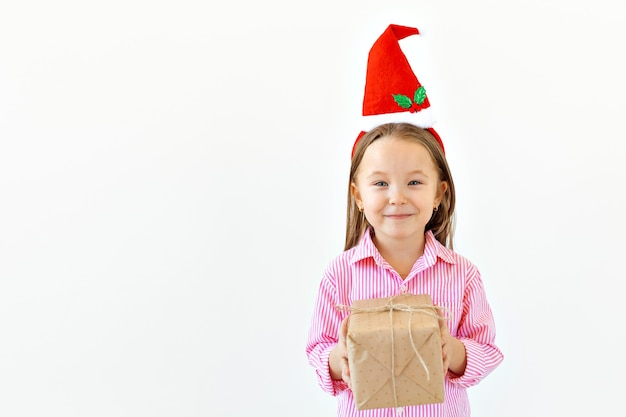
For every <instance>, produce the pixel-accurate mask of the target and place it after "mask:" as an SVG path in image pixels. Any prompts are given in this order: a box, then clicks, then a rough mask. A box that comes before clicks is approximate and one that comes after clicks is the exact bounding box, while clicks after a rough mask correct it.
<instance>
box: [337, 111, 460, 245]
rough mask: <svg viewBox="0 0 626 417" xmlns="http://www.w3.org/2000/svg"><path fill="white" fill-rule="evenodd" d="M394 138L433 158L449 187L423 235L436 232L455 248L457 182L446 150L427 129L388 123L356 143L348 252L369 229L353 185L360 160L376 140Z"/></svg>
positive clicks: (441, 176) (352, 164) (349, 190)
mask: <svg viewBox="0 0 626 417" xmlns="http://www.w3.org/2000/svg"><path fill="white" fill-rule="evenodd" d="M386 137H393V138H396V139H401V140H406V141H408V142H413V143H417V144H419V145H422V146H424V147H425V148H426V149H427V150H428V153H429V154H430V156H431V157H432V159H433V161H434V162H435V165H436V166H437V170H438V171H439V180H441V181H446V182H447V183H448V188H447V190H446V192H445V194H444V196H443V199H442V200H441V204H440V206H439V210H437V211H436V212H434V213H433V217H432V218H431V219H430V221H429V222H428V224H427V225H426V228H425V230H424V233H426V232H427V231H429V230H432V231H433V234H434V235H435V238H436V239H437V240H438V241H439V242H440V243H441V244H442V245H444V246H446V247H448V248H450V249H452V247H453V243H452V240H453V235H454V202H455V194H454V182H453V181H452V174H451V173H450V168H449V167H448V162H447V160H446V157H445V155H444V153H443V149H442V148H441V145H440V144H439V142H437V139H435V137H434V136H433V135H432V133H430V132H429V131H428V130H426V129H422V128H420V127H417V126H415V125H413V124H410V123H386V124H383V125H380V126H378V127H376V128H374V129H372V130H370V131H369V132H367V133H365V134H364V135H363V136H362V137H361V138H360V139H359V140H358V142H357V144H356V146H355V149H354V154H353V155H352V163H351V166H350V178H349V180H348V211H347V219H346V244H345V250H347V249H350V248H352V247H354V246H356V245H357V243H358V242H359V240H360V238H361V236H362V235H363V233H364V232H365V230H366V229H367V228H368V227H369V223H368V221H367V220H366V219H365V215H364V214H363V213H362V212H361V211H359V208H358V207H357V205H356V202H355V201H354V196H353V195H352V192H351V187H350V185H351V184H352V183H353V182H355V179H356V174H357V172H358V170H359V166H360V165H361V160H362V159H363V155H364V154H365V150H366V149H367V148H368V147H369V146H370V145H371V144H372V143H373V142H374V141H376V140H378V139H382V138H386Z"/></svg>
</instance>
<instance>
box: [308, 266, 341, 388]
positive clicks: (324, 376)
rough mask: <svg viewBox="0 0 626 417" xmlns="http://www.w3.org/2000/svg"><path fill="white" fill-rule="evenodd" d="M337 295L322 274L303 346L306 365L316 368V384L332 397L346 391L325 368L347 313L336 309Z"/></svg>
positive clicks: (326, 277)
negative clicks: (306, 338)
mask: <svg viewBox="0 0 626 417" xmlns="http://www.w3.org/2000/svg"><path fill="white" fill-rule="evenodd" d="M336 294H337V291H336V286H335V285H334V284H333V282H332V280H331V279H330V278H329V276H328V275H326V274H325V275H324V277H323V279H322V281H321V283H320V287H319V291H318V294H317V300H316V302H315V306H314V309H313V317H312V319H311V327H310V329H309V336H308V340H307V344H306V355H307V358H308V361H309V364H310V365H311V366H313V368H314V369H315V373H316V375H317V380H318V383H319V385H320V386H321V387H322V389H323V390H324V391H326V392H328V393H329V394H331V395H333V396H336V395H338V394H339V393H340V392H341V391H344V390H346V389H348V385H347V384H346V383H345V382H344V381H337V380H333V379H332V378H331V376H330V368H329V366H328V358H329V356H330V351H331V350H332V349H333V348H334V347H335V346H336V345H337V334H338V332H339V326H340V324H341V321H342V320H343V318H344V317H345V316H346V314H347V313H345V312H342V311H339V310H337V308H336V305H337V296H336Z"/></svg>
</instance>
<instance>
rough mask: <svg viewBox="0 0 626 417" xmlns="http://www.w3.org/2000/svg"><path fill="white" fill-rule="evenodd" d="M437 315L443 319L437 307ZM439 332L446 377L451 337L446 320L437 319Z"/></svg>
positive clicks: (448, 366)
mask: <svg viewBox="0 0 626 417" xmlns="http://www.w3.org/2000/svg"><path fill="white" fill-rule="evenodd" d="M437 314H439V316H440V317H445V316H444V315H443V312H442V311H441V309H440V308H439V307H437ZM439 331H440V332H441V355H442V357H443V374H444V375H446V374H447V373H448V369H449V368H450V355H451V352H450V350H451V349H450V347H451V343H450V342H451V340H450V339H452V335H451V334H450V330H449V329H448V320H446V319H439Z"/></svg>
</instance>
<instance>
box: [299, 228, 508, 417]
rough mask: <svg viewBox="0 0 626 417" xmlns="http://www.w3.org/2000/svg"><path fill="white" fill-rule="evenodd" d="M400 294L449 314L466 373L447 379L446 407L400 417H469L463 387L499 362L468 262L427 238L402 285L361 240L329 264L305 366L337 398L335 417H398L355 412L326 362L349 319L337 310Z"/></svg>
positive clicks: (388, 412)
mask: <svg viewBox="0 0 626 417" xmlns="http://www.w3.org/2000/svg"><path fill="white" fill-rule="evenodd" d="M402 293H411V294H430V296H431V297H432V299H433V303H434V304H435V305H439V306H443V307H446V308H447V309H449V310H450V311H451V312H452V314H453V316H452V320H449V321H448V327H449V329H450V334H451V335H452V336H454V337H456V338H457V339H459V340H460V341H461V342H463V344H464V345H465V350H466V352H467V366H466V368H465V373H464V374H463V375H462V376H460V377H455V376H454V375H451V374H450V373H448V375H446V378H445V387H444V388H445V402H443V403H440V404H427V405H420V406H410V407H403V409H402V412H401V416H402V417H418V416H419V417H425V416H429V417H430V416H442V417H443V416H445V417H461V416H469V415H470V405H469V401H468V397H467V391H466V390H467V388H468V387H470V386H472V385H475V384H477V383H478V382H479V381H480V380H482V379H483V378H484V377H485V376H487V375H488V374H489V373H490V372H491V371H493V370H494V369H495V368H496V367H497V366H498V365H499V364H500V362H502V359H503V355H502V353H501V352H500V350H499V349H498V347H497V346H496V345H495V344H494V341H495V335H496V332H495V324H494V320H493V316H492V313H491V308H490V307H489V304H488V302H487V298H486V295H485V289H484V286H483V283H482V280H481V277H480V272H479V271H478V269H477V268H476V266H474V265H473V264H472V263H471V262H470V261H469V260H467V259H466V258H464V257H462V256H461V255H459V254H457V253H455V252H453V251H452V250H450V249H448V248H446V247H445V246H443V245H442V244H440V243H439V242H438V241H437V239H435V237H434V235H433V234H432V232H427V233H426V242H425V246H424V254H423V255H422V256H421V257H420V258H419V259H418V260H417V261H416V262H415V265H413V268H412V269H411V272H410V273H409V274H408V275H407V277H406V279H404V280H403V279H402V278H401V277H400V275H399V274H398V273H396V272H395V271H394V270H393V268H392V267H391V266H390V265H389V264H388V263H387V261H385V259H383V257H382V256H381V255H380V252H378V249H376V246H374V243H373V242H372V239H371V236H370V233H365V234H364V236H363V238H362V239H361V241H360V242H359V244H358V245H357V246H355V247H353V248H351V249H348V250H347V251H345V252H343V253H342V254H341V255H339V256H337V257H336V258H335V259H333V260H332V261H331V262H330V264H329V265H328V267H327V268H326V271H325V272H324V275H323V277H322V280H321V283H320V286H319V293H318V296H317V300H316V303H315V306H314V310H313V319H312V321H311V328H310V330H309V336H308V340H307V345H306V355H307V357H308V360H309V363H310V364H311V365H312V366H313V367H314V368H315V372H316V375H317V379H318V382H319V384H320V386H321V387H322V389H323V390H324V391H326V392H328V393H330V394H331V395H334V396H337V399H338V407H337V410H338V413H337V415H338V417H392V416H393V417H395V416H396V415H400V414H396V410H395V409H391V408H383V409H373V410H361V411H357V410H356V407H355V403H354V399H353V396H352V391H351V390H350V389H349V388H348V387H347V385H346V384H345V383H344V382H343V381H335V380H332V379H331V377H330V371H329V367H328V357H329V355H330V351H331V350H332V349H333V347H334V346H335V345H336V344H337V332H338V329H339V325H340V323H341V321H342V320H343V318H344V317H345V316H346V314H348V313H347V312H345V311H338V310H337V309H336V308H335V306H336V305H338V304H342V305H352V301H354V300H359V299H366V298H378V297H391V296H394V295H398V294H402Z"/></svg>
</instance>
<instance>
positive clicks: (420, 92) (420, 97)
mask: <svg viewBox="0 0 626 417" xmlns="http://www.w3.org/2000/svg"><path fill="white" fill-rule="evenodd" d="M424 100H426V89H425V88H424V87H420V88H418V89H417V90H415V95H414V96H413V101H415V102H416V103H417V104H422V103H423V102H424Z"/></svg>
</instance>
